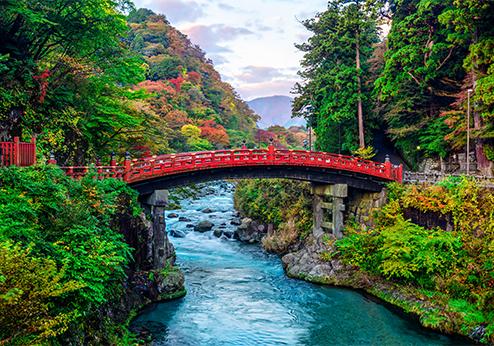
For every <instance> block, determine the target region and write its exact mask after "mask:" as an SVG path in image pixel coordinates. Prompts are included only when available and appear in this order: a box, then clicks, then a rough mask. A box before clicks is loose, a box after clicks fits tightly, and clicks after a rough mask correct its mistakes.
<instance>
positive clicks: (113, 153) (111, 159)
mask: <svg viewBox="0 0 494 346" xmlns="http://www.w3.org/2000/svg"><path fill="white" fill-rule="evenodd" d="M116 165H117V160H115V152H113V151H112V152H111V155H110V166H112V167H115V166H116Z"/></svg>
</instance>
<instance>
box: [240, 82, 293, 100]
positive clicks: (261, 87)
mask: <svg viewBox="0 0 494 346" xmlns="http://www.w3.org/2000/svg"><path fill="white" fill-rule="evenodd" d="M295 82H296V80H295V79H293V80H292V79H285V80H273V81H267V82H262V83H254V84H240V85H238V86H237V87H236V90H237V91H238V92H239V93H240V95H241V96H242V97H243V98H244V99H246V100H252V99H254V98H256V97H260V96H267V95H287V96H288V95H290V91H291V90H292V89H293V86H294V85H295Z"/></svg>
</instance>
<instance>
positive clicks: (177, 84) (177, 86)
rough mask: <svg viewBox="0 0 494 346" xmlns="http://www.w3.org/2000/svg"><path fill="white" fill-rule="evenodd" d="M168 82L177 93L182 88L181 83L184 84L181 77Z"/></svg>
mask: <svg viewBox="0 0 494 346" xmlns="http://www.w3.org/2000/svg"><path fill="white" fill-rule="evenodd" d="M169 82H170V83H172V84H173V85H174V86H175V90H176V91H177V92H180V90H181V88H182V84H183V82H185V79H184V77H182V76H178V77H177V78H172V79H170V80H169Z"/></svg>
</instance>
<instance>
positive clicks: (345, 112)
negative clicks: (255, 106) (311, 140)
mask: <svg viewBox="0 0 494 346" xmlns="http://www.w3.org/2000/svg"><path fill="white" fill-rule="evenodd" d="M370 8H372V7H367V6H366V5H365V1H362V2H358V1H342V0H333V1H329V3H328V9H327V10H326V11H325V12H322V13H319V14H318V15H317V16H316V18H314V19H310V20H307V21H305V22H304V26H305V27H306V28H307V29H308V30H309V31H310V32H312V34H313V36H312V37H311V38H309V40H308V42H306V43H303V44H300V45H297V48H299V49H300V50H301V51H302V52H304V53H305V55H304V60H303V61H302V63H301V65H302V70H301V71H300V72H299V74H300V76H301V77H302V78H303V79H304V84H303V85H302V84H297V85H296V87H295V92H296V93H297V94H298V96H297V98H296V99H295V101H294V105H293V112H294V115H296V116H301V117H305V118H306V119H307V121H308V124H309V125H310V126H312V127H313V128H314V130H315V132H316V135H317V141H316V148H318V149H320V150H323V151H329V152H346V153H350V152H351V151H353V150H356V149H357V148H358V147H359V142H358V140H357V138H358V135H357V110H358V107H357V106H358V103H359V101H361V102H362V104H363V106H362V107H363V109H364V112H365V115H366V118H367V119H368V118H369V112H370V109H371V104H370V96H371V89H370V88H369V87H368V85H369V82H371V80H372V75H371V73H370V64H369V59H370V58H371V56H372V53H373V44H375V43H377V41H378V35H377V25H376V21H375V17H374V13H372V12H371V11H369V9H370ZM357 52H358V54H359V55H360V59H359V61H358V62H357ZM357 64H360V67H358V65H357ZM369 126H370V125H369ZM335 134H337V135H335Z"/></svg>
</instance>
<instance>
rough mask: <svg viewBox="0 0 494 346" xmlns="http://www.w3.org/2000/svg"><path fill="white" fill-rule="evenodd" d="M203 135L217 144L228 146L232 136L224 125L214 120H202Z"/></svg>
mask: <svg viewBox="0 0 494 346" xmlns="http://www.w3.org/2000/svg"><path fill="white" fill-rule="evenodd" d="M200 129H201V137H203V138H205V139H207V140H208V141H209V142H210V143H212V144H214V145H217V146H227V145H229V144H230V138H229V137H228V134H227V133H226V130H225V128H224V127H223V126H221V125H219V124H217V123H216V122H214V120H203V121H201V126H200Z"/></svg>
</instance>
